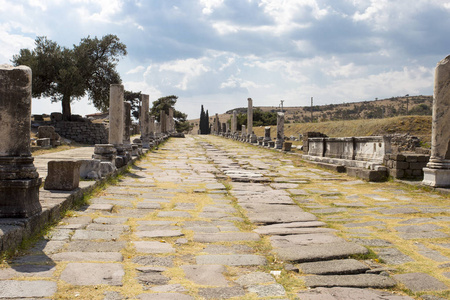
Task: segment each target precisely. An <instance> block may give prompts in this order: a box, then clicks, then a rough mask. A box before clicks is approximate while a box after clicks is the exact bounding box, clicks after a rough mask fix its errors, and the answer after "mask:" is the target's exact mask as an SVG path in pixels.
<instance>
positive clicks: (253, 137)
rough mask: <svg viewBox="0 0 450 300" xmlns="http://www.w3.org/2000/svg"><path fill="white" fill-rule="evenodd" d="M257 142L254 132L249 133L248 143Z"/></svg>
mask: <svg viewBox="0 0 450 300" xmlns="http://www.w3.org/2000/svg"><path fill="white" fill-rule="evenodd" d="M257 142H258V137H257V136H256V134H254V133H252V134H250V139H249V143H251V144H256V143H257Z"/></svg>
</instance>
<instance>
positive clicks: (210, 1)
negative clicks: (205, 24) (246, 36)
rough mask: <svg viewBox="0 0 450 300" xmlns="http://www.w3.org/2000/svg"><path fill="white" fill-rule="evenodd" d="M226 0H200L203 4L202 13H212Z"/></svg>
mask: <svg viewBox="0 0 450 300" xmlns="http://www.w3.org/2000/svg"><path fill="white" fill-rule="evenodd" d="M223 1H224V0H200V4H201V5H203V7H204V8H203V9H202V13H203V14H205V15H210V14H212V13H213V12H214V9H216V8H218V7H220V6H221V5H222V4H223Z"/></svg>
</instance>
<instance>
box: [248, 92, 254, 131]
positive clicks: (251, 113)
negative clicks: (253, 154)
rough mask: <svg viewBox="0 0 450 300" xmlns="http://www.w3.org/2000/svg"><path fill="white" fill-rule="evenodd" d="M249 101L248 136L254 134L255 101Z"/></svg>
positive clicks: (249, 99) (250, 99)
mask: <svg viewBox="0 0 450 300" xmlns="http://www.w3.org/2000/svg"><path fill="white" fill-rule="evenodd" d="M247 101H248V107H247V135H251V134H252V133H253V100H252V98H248V99H247Z"/></svg>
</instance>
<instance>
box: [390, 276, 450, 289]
mask: <svg viewBox="0 0 450 300" xmlns="http://www.w3.org/2000/svg"><path fill="white" fill-rule="evenodd" d="M394 279H395V280H397V281H398V282H401V283H402V284H404V285H405V286H406V287H407V288H408V289H410V290H411V291H413V292H423V291H442V290H447V289H449V287H448V286H446V285H445V284H444V283H443V282H441V281H439V280H437V279H436V278H434V277H432V276H430V275H428V274H425V273H406V274H398V275H394Z"/></svg>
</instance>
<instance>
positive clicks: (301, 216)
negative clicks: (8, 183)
mask: <svg viewBox="0 0 450 300" xmlns="http://www.w3.org/2000/svg"><path fill="white" fill-rule="evenodd" d="M70 151H73V152H69V151H67V152H61V153H59V154H58V153H55V154H52V155H49V156H47V157H41V158H37V159H36V162H38V161H41V162H44V161H45V159H53V158H54V157H60V158H65V157H74V156H77V157H83V155H84V156H86V155H88V156H87V158H88V157H90V154H88V152H89V151H88V148H86V149H80V150H70ZM90 151H91V152H90V153H91V154H92V150H90ZM71 153H73V154H71ZM81 153H84V154H81ZM50 156H51V157H50ZM40 164H42V163H37V164H36V165H38V167H39V165H40ZM43 168H45V166H40V167H39V171H40V172H42V170H43ZM41 176H42V174H41ZM448 201H449V198H448V196H442V195H439V194H435V193H431V192H425V191H423V190H419V189H414V188H411V187H409V186H404V185H400V184H397V183H392V182H388V183H366V182H363V181H360V180H356V179H354V178H351V177H347V176H346V175H342V174H335V173H330V172H327V171H324V170H322V169H318V168H315V167H313V166H311V165H308V164H306V163H304V162H301V161H300V160H299V159H298V157H295V156H292V155H285V154H282V153H279V152H276V151H273V150H267V149H261V148H257V147H254V146H250V145H246V144H242V143H239V142H235V141H231V140H226V139H222V138H220V137H214V136H187V137H186V138H185V139H171V140H169V141H168V142H167V143H166V144H164V146H162V147H161V148H160V149H159V150H158V151H154V152H152V153H149V154H148V156H147V157H146V158H145V159H143V160H141V161H140V162H139V163H138V164H137V165H136V166H134V167H133V168H132V170H131V172H130V173H129V174H127V175H126V176H123V177H122V178H121V179H120V182H119V183H118V184H117V185H115V186H109V187H108V188H106V189H105V190H104V191H103V192H101V193H100V194H98V195H96V196H95V197H94V198H92V199H91V204H90V205H89V206H86V207H82V208H81V209H79V210H78V211H74V212H71V213H69V214H67V217H66V218H65V219H63V221H62V222H61V223H60V224H58V226H56V227H55V228H54V229H52V230H51V231H50V232H48V233H47V234H46V235H45V236H44V237H43V238H42V239H41V240H40V241H39V242H38V243H37V244H36V245H34V246H33V247H32V248H31V249H29V250H28V251H27V252H26V254H25V255H23V256H19V257H16V258H14V259H12V260H10V261H8V262H6V263H3V264H2V265H1V269H0V299H11V298H14V299H17V298H19V299H107V300H108V299H109V300H112V299H181V300H182V299H227V298H233V297H234V298H233V299H311V300H313V299H314V300H316V299H327V300H328V299H380V300H381V299H391V300H394V299H395V300H406V299H447V298H450V293H449V287H450V278H449V277H450V250H449V248H450V240H449V238H448V236H449V233H450V230H449V228H448V224H449V221H450V214H449V208H448V203H449V202H448ZM375 253H376V254H378V256H376V255H375Z"/></svg>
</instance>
